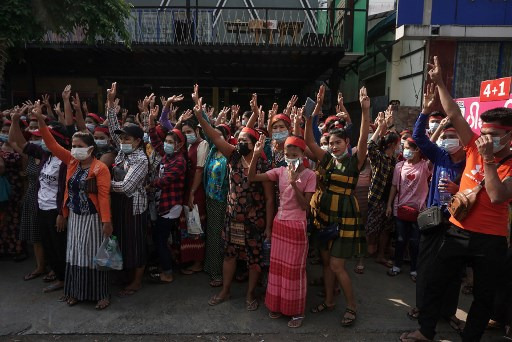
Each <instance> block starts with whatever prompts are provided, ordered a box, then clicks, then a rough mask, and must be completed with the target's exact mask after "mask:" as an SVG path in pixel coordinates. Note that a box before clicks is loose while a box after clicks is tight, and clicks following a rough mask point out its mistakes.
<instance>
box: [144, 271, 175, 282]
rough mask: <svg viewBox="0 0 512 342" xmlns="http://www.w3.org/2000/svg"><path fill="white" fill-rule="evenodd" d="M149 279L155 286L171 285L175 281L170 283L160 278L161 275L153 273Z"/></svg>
mask: <svg viewBox="0 0 512 342" xmlns="http://www.w3.org/2000/svg"><path fill="white" fill-rule="evenodd" d="M149 279H150V280H151V281H152V282H153V283H154V284H170V283H172V282H173V281H174V279H173V280H171V281H168V280H162V278H161V277H160V273H151V274H150V275H149Z"/></svg>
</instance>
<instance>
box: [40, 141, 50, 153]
mask: <svg viewBox="0 0 512 342" xmlns="http://www.w3.org/2000/svg"><path fill="white" fill-rule="evenodd" d="M41 148H42V149H43V151H46V152H50V150H49V149H48V147H46V144H45V142H44V140H41Z"/></svg>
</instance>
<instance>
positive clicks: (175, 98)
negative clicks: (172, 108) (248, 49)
mask: <svg viewBox="0 0 512 342" xmlns="http://www.w3.org/2000/svg"><path fill="white" fill-rule="evenodd" d="M183 99H184V97H183V95H182V94H179V95H173V96H171V97H169V98H168V99H167V101H168V102H171V103H176V102H180V101H183Z"/></svg>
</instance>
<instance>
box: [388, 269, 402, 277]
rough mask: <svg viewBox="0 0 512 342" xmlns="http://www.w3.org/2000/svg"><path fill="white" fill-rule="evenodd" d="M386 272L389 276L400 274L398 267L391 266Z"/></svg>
mask: <svg viewBox="0 0 512 342" xmlns="http://www.w3.org/2000/svg"><path fill="white" fill-rule="evenodd" d="M386 274H387V275H388V276H390V277H396V276H397V275H399V274H400V269H399V268H398V267H394V266H393V267H391V268H390V269H389V270H388V271H387V272H386Z"/></svg>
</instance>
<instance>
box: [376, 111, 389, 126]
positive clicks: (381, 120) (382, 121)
mask: <svg viewBox="0 0 512 342" xmlns="http://www.w3.org/2000/svg"><path fill="white" fill-rule="evenodd" d="M375 124H376V125H377V127H384V128H386V127H387V126H386V117H385V114H384V113H383V112H379V115H377V119H376V120H375Z"/></svg>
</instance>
